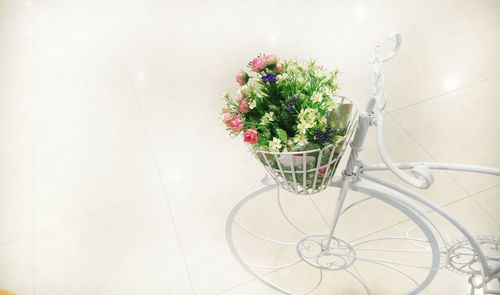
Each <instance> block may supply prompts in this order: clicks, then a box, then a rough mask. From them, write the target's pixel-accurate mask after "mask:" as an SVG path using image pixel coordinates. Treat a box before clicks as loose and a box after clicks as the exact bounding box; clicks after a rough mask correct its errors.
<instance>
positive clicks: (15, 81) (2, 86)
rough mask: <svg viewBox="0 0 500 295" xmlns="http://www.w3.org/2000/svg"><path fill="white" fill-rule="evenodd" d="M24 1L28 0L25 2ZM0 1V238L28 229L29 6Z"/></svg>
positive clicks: (31, 109)
mask: <svg viewBox="0 0 500 295" xmlns="http://www.w3.org/2000/svg"><path fill="white" fill-rule="evenodd" d="M26 3H28V2H26ZM26 3H25V2H18V1H9V2H2V3H1V4H0V27H2V28H8V29H5V30H1V31H0V64H1V66H0V159H1V161H0V243H2V242H6V241H9V240H12V239H15V238H19V237H22V236H25V235H27V234H31V233H32V230H33V143H34V141H33V140H34V120H33V118H34V89H33V54H34V50H33V42H32V39H31V38H32V24H33V22H32V10H31V9H30V7H29V6H28V5H25V4H26Z"/></svg>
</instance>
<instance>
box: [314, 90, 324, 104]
mask: <svg viewBox="0 0 500 295" xmlns="http://www.w3.org/2000/svg"><path fill="white" fill-rule="evenodd" d="M311 100H312V101H313V102H321V101H322V100H323V95H322V94H321V93H320V92H315V93H314V94H313V95H312V96H311Z"/></svg>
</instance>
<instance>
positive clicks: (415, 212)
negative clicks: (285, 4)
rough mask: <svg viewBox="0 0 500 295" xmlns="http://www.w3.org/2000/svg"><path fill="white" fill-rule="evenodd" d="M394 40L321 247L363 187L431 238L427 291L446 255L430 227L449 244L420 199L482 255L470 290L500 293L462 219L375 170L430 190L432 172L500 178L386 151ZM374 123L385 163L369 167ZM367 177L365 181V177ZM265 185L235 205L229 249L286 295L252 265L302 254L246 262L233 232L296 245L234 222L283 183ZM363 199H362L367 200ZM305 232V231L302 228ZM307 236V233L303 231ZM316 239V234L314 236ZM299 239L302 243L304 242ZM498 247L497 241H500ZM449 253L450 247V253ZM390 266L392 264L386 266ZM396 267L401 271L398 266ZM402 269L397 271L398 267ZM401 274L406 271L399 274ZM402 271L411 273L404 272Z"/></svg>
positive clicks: (376, 74) (377, 67) (377, 72)
mask: <svg viewBox="0 0 500 295" xmlns="http://www.w3.org/2000/svg"><path fill="white" fill-rule="evenodd" d="M390 39H391V40H392V41H394V43H395V46H394V48H393V50H392V52H391V53H390V54H389V55H387V56H381V52H380V51H381V50H380V48H379V47H377V49H376V56H375V58H374V59H373V61H372V67H373V85H374V89H373V94H372V97H371V98H370V100H369V103H368V105H367V107H366V109H365V110H364V111H361V112H360V114H359V119H358V126H357V129H356V133H355V134H354V139H353V140H352V142H351V144H350V146H351V152H350V155H349V159H348V162H347V165H346V168H345V170H344V171H343V173H342V177H341V178H340V179H334V180H332V181H331V182H330V184H329V185H330V186H334V187H338V188H340V193H339V195H338V197H337V198H338V199H337V203H336V205H335V210H334V213H333V216H332V219H331V223H330V224H329V226H330V228H329V233H328V235H326V238H325V241H326V243H325V245H323V244H321V247H322V248H321V249H322V250H321V251H324V252H328V251H329V249H330V245H331V243H332V240H333V239H336V242H339V241H341V240H340V239H338V238H335V229H336V226H337V223H338V220H339V218H340V217H341V215H342V214H343V213H344V212H345V211H347V210H349V209H350V207H352V206H354V205H356V203H354V204H351V205H350V206H348V207H344V201H345V198H346V195H347V193H348V191H349V190H353V191H358V192H361V193H363V194H365V195H368V196H370V197H373V198H377V199H379V200H381V201H383V202H386V203H388V204H389V205H390V206H392V207H394V208H396V209H398V210H399V211H400V212H402V213H403V214H405V215H406V216H408V217H409V218H410V219H411V220H412V221H413V222H414V223H415V224H416V225H417V226H418V227H419V228H420V229H421V230H422V232H423V233H424V234H425V236H426V237H427V241H428V242H429V245H430V248H431V250H432V251H431V252H432V265H431V267H430V268H428V269H429V270H430V272H429V274H428V275H427V277H426V278H425V280H424V281H423V282H422V283H421V284H420V285H418V286H417V288H416V289H414V290H413V291H412V292H411V294H417V293H419V292H420V291H422V290H423V289H425V288H426V287H427V286H428V285H429V284H430V282H431V281H432V279H433V278H434V277H435V275H436V273H437V271H438V270H439V263H440V255H441V254H442V251H440V250H439V246H438V242H437V240H436V238H435V236H434V233H433V232H432V231H431V229H432V230H434V231H435V232H436V233H437V235H438V237H439V238H440V239H441V240H442V241H443V242H444V243H443V244H444V246H445V247H446V240H445V238H444V236H443V234H442V233H441V232H440V230H439V228H438V227H437V226H436V225H435V224H434V223H433V222H432V221H431V220H430V219H429V218H427V213H426V212H423V209H420V208H417V206H416V205H415V203H419V204H421V205H423V207H424V208H426V209H431V210H433V211H434V212H436V213H437V214H438V215H439V216H441V217H443V218H445V219H446V220H447V221H448V222H449V223H451V224H452V225H453V226H454V227H455V228H456V229H457V230H458V231H459V232H460V233H461V234H462V235H463V236H464V237H465V238H466V240H467V241H468V243H470V247H471V248H472V250H473V251H474V253H475V255H477V258H478V259H477V260H478V262H479V265H480V274H479V275H477V276H478V278H479V280H477V278H476V277H471V279H470V282H471V294H474V292H475V290H476V289H482V291H483V293H484V294H500V291H497V290H490V289H489V288H488V283H489V282H490V281H491V280H493V279H499V280H500V267H496V268H492V267H491V266H489V265H488V259H487V257H486V255H485V254H484V253H483V250H482V249H481V246H480V243H479V242H478V240H476V239H475V238H474V237H473V236H472V235H471V234H470V232H469V231H467V229H466V228H465V227H464V226H463V225H462V224H461V223H460V222H459V221H458V220H457V219H455V218H454V217H453V216H452V215H451V214H449V213H448V212H447V211H446V210H445V209H444V208H441V207H440V206H438V205H436V204H434V203H432V202H431V201H429V200H428V199H427V198H425V197H424V196H423V195H421V194H418V193H416V192H414V191H412V190H409V189H407V188H405V187H403V186H401V185H398V184H395V183H392V182H389V181H387V180H384V179H381V178H378V177H375V176H373V175H372V174H370V172H372V171H381V170H390V171H391V172H392V173H394V174H395V175H396V176H397V177H399V178H400V179H401V180H403V181H404V182H405V183H406V184H408V185H410V186H413V187H415V188H418V189H427V188H429V187H430V186H431V185H432V183H433V180H434V178H433V174H432V170H450V171H463V172H473V173H483V174H491V175H497V176H500V169H497V168H489V167H482V166H473V165H464V164H454V163H438V162H437V163H434V162H433V163H421V162H419V163H394V162H393V161H392V160H391V159H390V157H389V156H388V153H387V150H386V149H385V146H384V108H385V99H386V96H385V94H384V93H383V89H384V75H383V74H382V72H381V67H382V65H383V63H385V62H387V61H388V60H390V59H391V58H392V57H394V56H395V55H396V53H397V52H398V51H399V49H400V47H401V36H400V35H399V34H397V33H392V34H391V35H390ZM371 126H376V127H377V143H378V151H379V154H380V157H381V158H382V160H383V162H384V163H383V164H371V165H367V164H364V163H363V162H361V161H360V160H359V159H358V156H359V154H360V152H361V150H362V149H363V146H364V142H365V139H366V136H367V132H368V129H369V128H370V127H371ZM403 170H410V173H406V172H404V171H403ZM362 179H363V180H367V181H361V180H362ZM263 183H264V184H265V185H266V186H264V187H262V188H260V189H257V190H256V191H254V192H252V193H250V194H249V195H247V196H246V197H245V198H244V199H243V200H242V201H240V203H238V205H236V207H235V208H234V209H233V211H232V212H231V214H230V216H229V218H228V222H227V227H226V236H227V240H228V245H229V247H230V250H231V251H232V253H233V254H234V256H235V258H236V259H237V260H238V262H239V263H240V264H241V265H242V266H243V267H244V268H245V269H246V270H247V271H248V272H250V273H252V274H254V275H255V276H256V277H257V278H258V279H259V280H260V281H262V282H263V283H265V284H267V285H268V286H270V287H272V288H274V289H276V290H278V291H281V292H283V293H287V294H291V293H290V292H289V291H288V290H286V289H283V288H281V287H279V286H277V285H275V284H272V283H270V282H268V281H266V280H264V279H263V278H262V277H260V276H259V275H256V274H255V273H254V272H253V271H252V270H251V268H250V267H259V268H264V269H265V268H267V269H281V268H285V267H289V266H293V265H295V264H297V263H299V262H300V261H301V260H300V258H299V261H295V262H293V263H289V264H287V265H283V266H263V265H251V264H248V263H246V262H244V261H243V260H242V259H241V257H240V256H239V254H238V252H237V250H236V248H235V245H234V244H233V234H232V226H233V224H235V225H237V226H238V227H239V228H241V229H242V230H244V231H246V232H248V233H250V234H252V235H254V236H257V237H258V238H261V239H264V240H267V241H269V242H273V243H277V244H283V245H286V246H294V245H295V244H294V243H291V242H284V241H278V240H275V239H270V238H267V237H265V236H262V235H259V234H256V233H253V232H251V231H250V230H249V229H247V228H245V227H244V226H243V225H241V224H239V223H238V222H237V221H236V220H235V215H236V213H237V212H238V210H239V209H240V208H241V207H242V206H243V205H244V204H245V203H246V202H247V201H248V200H250V199H252V198H254V197H255V196H257V195H259V194H261V193H263V192H265V191H268V190H271V189H275V188H278V187H279V186H280V184H276V183H274V181H271V180H270V179H267V180H263ZM367 199H368V198H367ZM365 200H366V199H364V200H361V201H358V202H357V203H359V202H363V201H365ZM278 204H279V208H280V210H281V212H282V213H283V215H284V216H285V218H287V221H288V222H289V224H291V225H292V226H293V227H295V229H297V230H298V231H299V232H302V231H301V230H300V229H299V228H297V227H296V226H295V225H294V224H293V222H291V221H290V220H289V219H288V217H287V215H286V214H285V213H284V211H283V208H282V207H281V201H280V197H279V193H278ZM302 233H304V232H302ZM304 234H305V233H304ZM309 237H311V236H309ZM299 243H300V242H299ZM497 247H498V245H497ZM447 252H448V251H447V250H446V253H447ZM347 267H348V266H345V267H343V270H346V271H347V272H348V273H349V274H351V276H353V277H355V276H354V275H353V274H352V273H350V272H349V271H348V270H347V269H346V268H347ZM386 267H387V265H386ZM393 270H396V269H394V268H393ZM396 271H397V270H396ZM400 273H402V272H400ZM402 274H403V275H406V274H404V273H402ZM322 277H323V274H322V271H321V270H320V278H319V281H318V283H317V284H316V286H315V287H313V288H312V289H311V290H309V291H307V292H305V293H302V294H308V293H310V292H312V291H314V290H315V289H316V288H317V287H318V286H319V284H320V283H321V280H322ZM355 278H356V277H355ZM356 279H357V280H358V281H359V282H360V283H361V284H362V285H363V286H364V288H365V289H366V290H367V292H368V294H371V293H370V291H369V290H368V288H367V286H366V285H365V284H364V282H362V281H360V280H359V279H358V278H356Z"/></svg>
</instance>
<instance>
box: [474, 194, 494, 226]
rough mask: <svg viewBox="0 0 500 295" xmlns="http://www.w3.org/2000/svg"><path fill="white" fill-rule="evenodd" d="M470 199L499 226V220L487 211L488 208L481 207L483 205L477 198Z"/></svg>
mask: <svg viewBox="0 0 500 295" xmlns="http://www.w3.org/2000/svg"><path fill="white" fill-rule="evenodd" d="M472 200H474V202H475V203H476V204H477V205H478V206H479V208H481V210H483V211H484V213H485V214H486V215H488V217H490V219H491V220H492V221H493V222H494V223H495V224H497V225H498V226H500V222H498V221H497V220H496V219H495V218H494V217H493V216H492V215H491V214H490V213H489V212H488V210H486V208H484V207H483V205H481V203H479V201H478V200H476V198H474V197H472Z"/></svg>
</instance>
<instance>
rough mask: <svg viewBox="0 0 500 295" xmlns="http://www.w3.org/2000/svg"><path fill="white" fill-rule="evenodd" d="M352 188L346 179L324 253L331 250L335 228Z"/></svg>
mask: <svg viewBox="0 0 500 295" xmlns="http://www.w3.org/2000/svg"><path fill="white" fill-rule="evenodd" d="M350 186H351V182H350V180H349V179H348V177H346V178H345V180H344V184H343V185H342V188H341V189H340V193H339V196H338V199H337V204H336V206H335V211H334V212H333V217H332V223H331V225H330V234H329V235H328V240H327V241H326V245H325V249H323V251H328V250H329V249H330V245H331V243H332V239H333V234H334V232H335V228H336V227H337V222H338V220H339V217H340V212H341V211H342V207H343V205H344V201H345V197H346V195H347V191H348V190H349V187H350Z"/></svg>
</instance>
